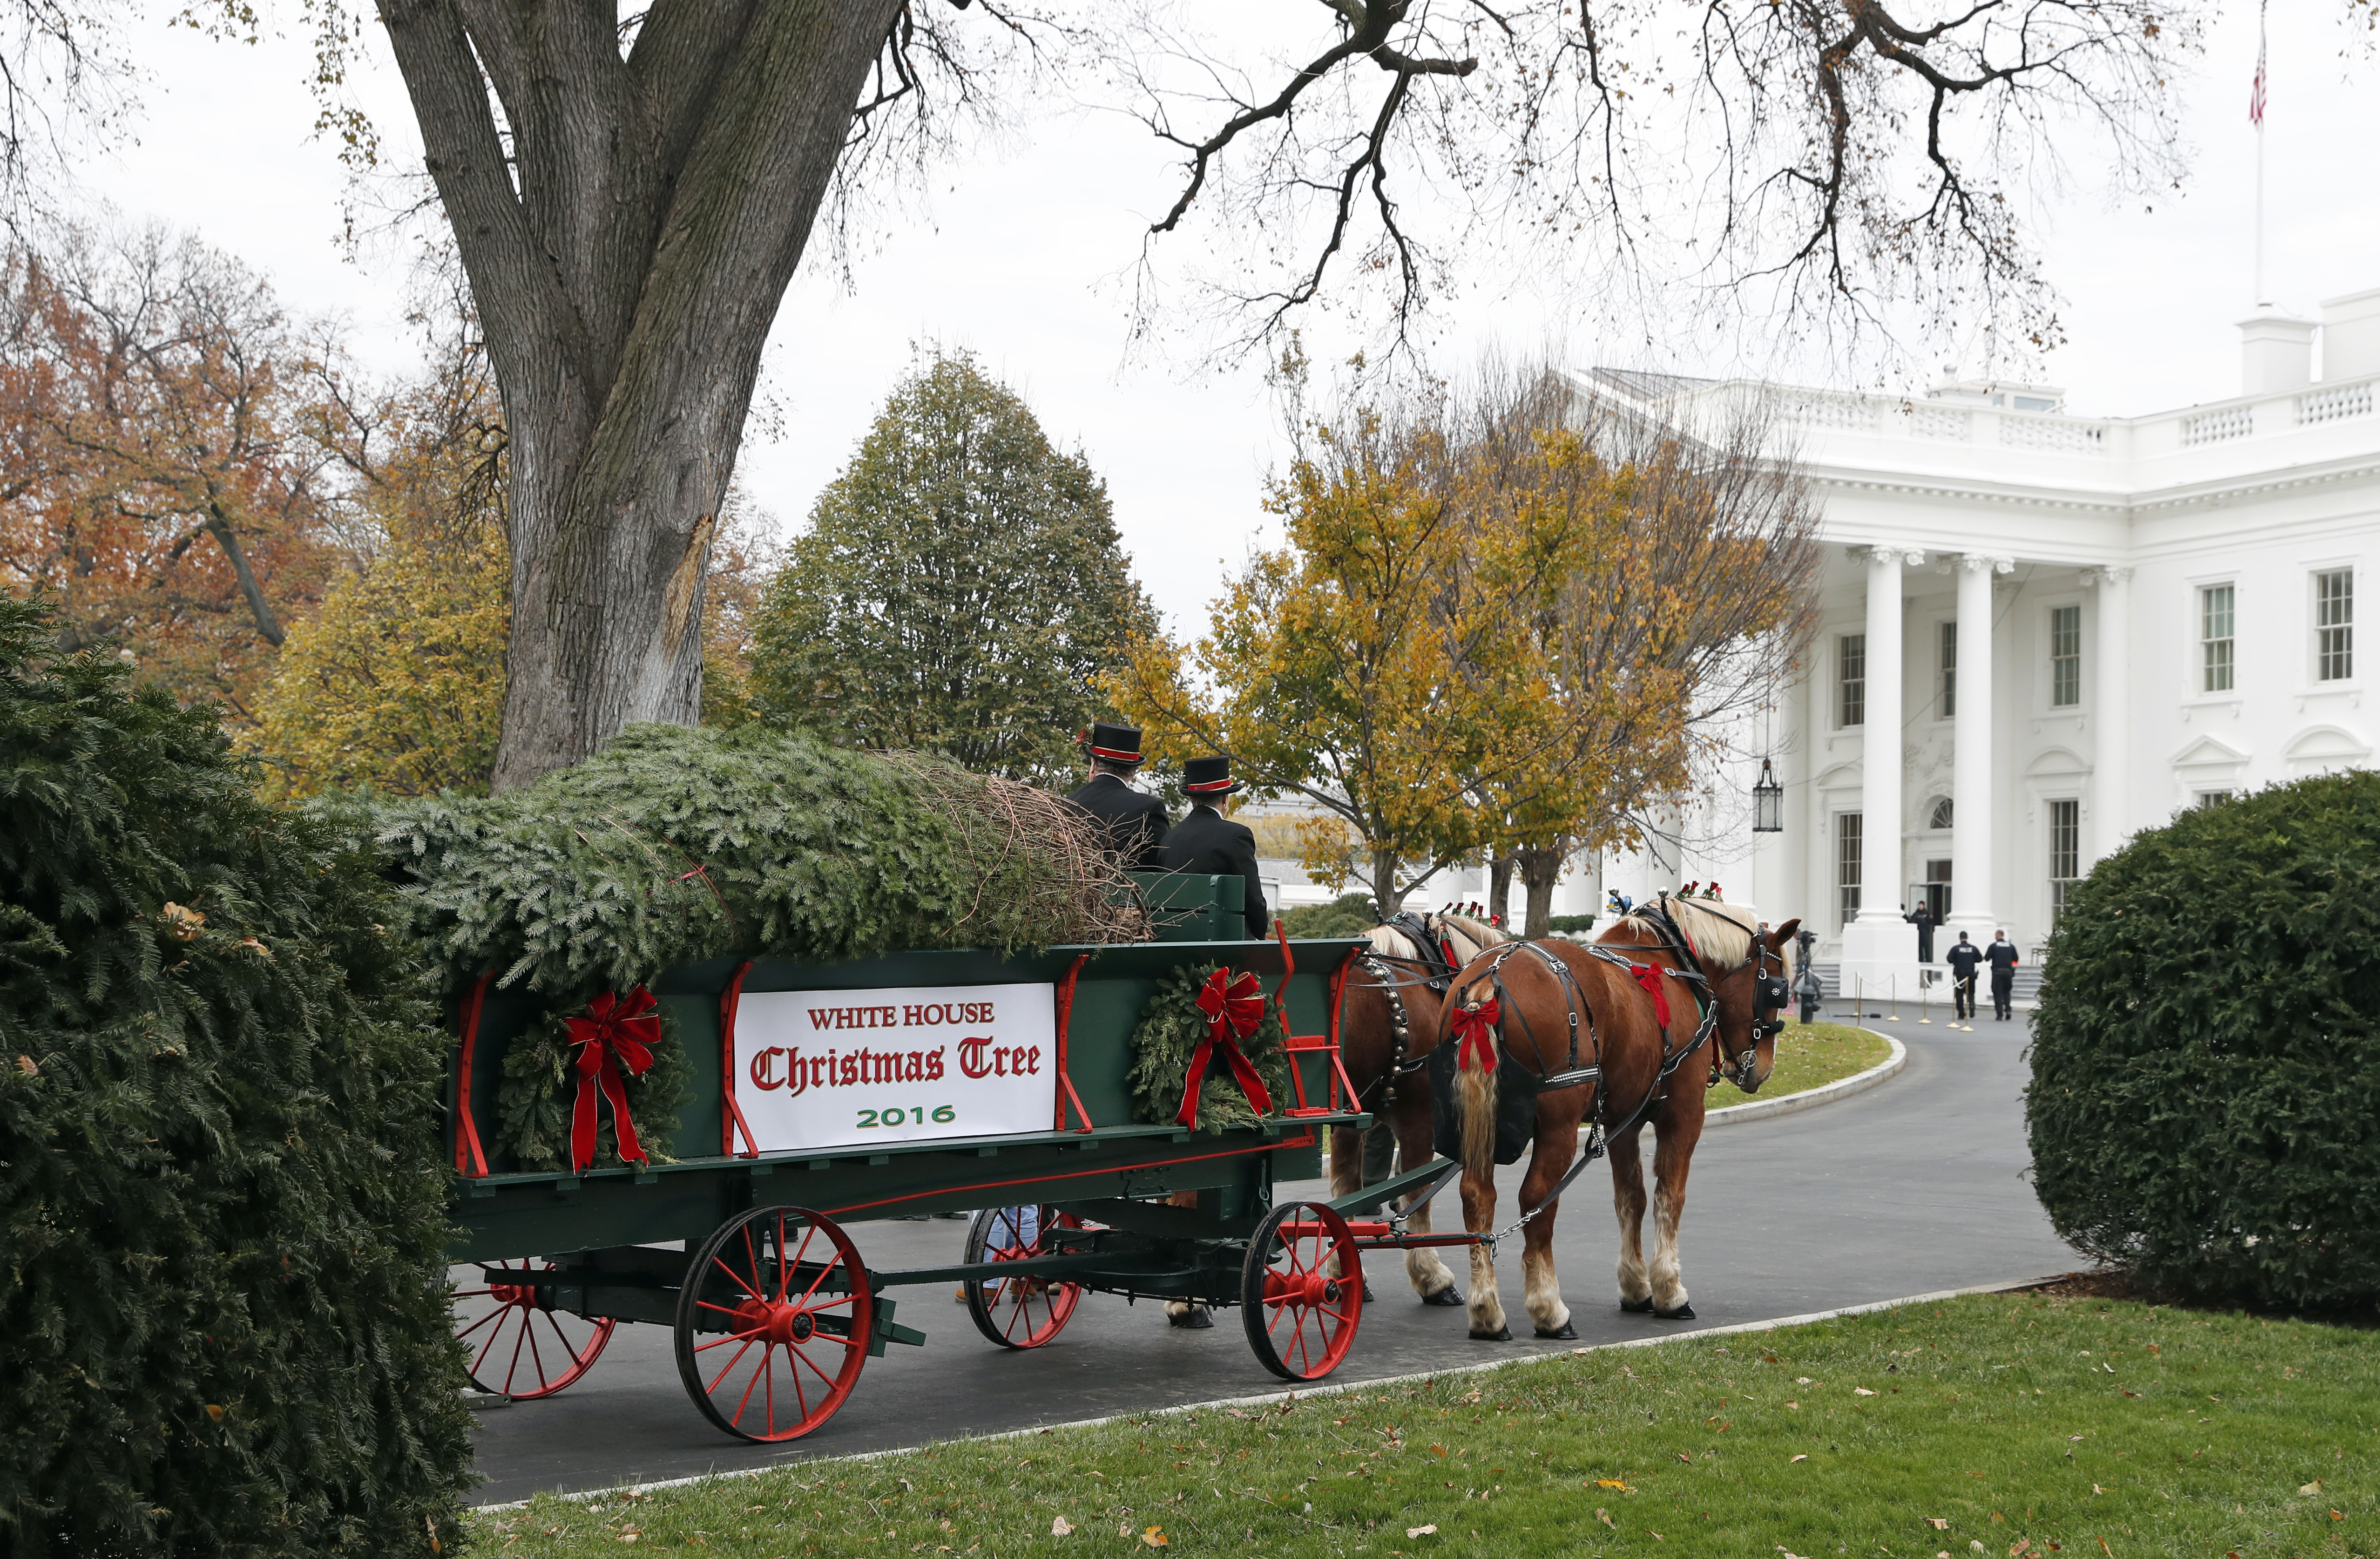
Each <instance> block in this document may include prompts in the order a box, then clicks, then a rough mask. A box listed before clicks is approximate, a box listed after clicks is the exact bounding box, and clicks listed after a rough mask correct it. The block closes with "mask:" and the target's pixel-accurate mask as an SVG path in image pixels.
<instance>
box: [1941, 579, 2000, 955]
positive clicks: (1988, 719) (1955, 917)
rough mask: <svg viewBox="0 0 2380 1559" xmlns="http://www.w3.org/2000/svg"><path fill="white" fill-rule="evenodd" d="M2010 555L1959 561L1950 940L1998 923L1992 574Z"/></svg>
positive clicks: (1980, 935)
mask: <svg viewBox="0 0 2380 1559" xmlns="http://www.w3.org/2000/svg"><path fill="white" fill-rule="evenodd" d="M2015 566H2016V564H2015V562H2014V560H2013V559H2010V558H2005V557H1980V556H1977V555H1975V554H1972V553H1970V554H1968V555H1967V556H1965V557H1962V558H1961V559H1960V560H1959V707H1958V710H1957V713H1954V714H1953V715H1952V717H1951V719H1952V727H1951V734H1952V737H1953V738H1954V740H1953V747H1952V753H1951V760H1950V920H1949V925H1948V926H1946V927H1945V928H1944V929H1945V931H1947V932H1949V940H1950V941H1952V942H1956V941H1957V940H1958V937H1959V932H1961V931H1964V932H1966V933H1967V934H1968V935H1969V936H1971V937H1973V939H1974V940H1975V941H1977V942H1979V943H1988V942H1990V941H1991V939H1992V932H1993V931H1994V930H1996V929H1997V928H1998V921H1997V920H1995V919H1994V916H1995V914H1996V913H1997V911H1996V909H1995V908H1994V907H1993V904H1992V898H1993V893H1992V814H1993V810H1994V808H1993V806H1992V577H1993V576H1994V575H1996V574H2005V573H2008V572H2009V571H2010V570H2011V569H2012V568H2014V567H2015Z"/></svg>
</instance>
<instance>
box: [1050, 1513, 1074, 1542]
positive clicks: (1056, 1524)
mask: <svg viewBox="0 0 2380 1559" xmlns="http://www.w3.org/2000/svg"><path fill="white" fill-rule="evenodd" d="M1074 1529H1075V1524H1074V1523H1073V1522H1072V1521H1069V1520H1067V1519H1066V1518H1065V1517H1064V1516H1051V1517H1050V1536H1051V1537H1053V1538H1062V1537H1064V1536H1066V1535H1067V1534H1068V1533H1070V1532H1072V1531H1073V1530H1074Z"/></svg>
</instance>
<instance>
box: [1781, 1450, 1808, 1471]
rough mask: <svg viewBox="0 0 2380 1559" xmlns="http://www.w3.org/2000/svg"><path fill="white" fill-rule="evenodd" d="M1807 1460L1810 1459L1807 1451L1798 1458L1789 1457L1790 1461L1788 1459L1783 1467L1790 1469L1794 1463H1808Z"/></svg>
mask: <svg viewBox="0 0 2380 1559" xmlns="http://www.w3.org/2000/svg"><path fill="white" fill-rule="evenodd" d="M1809 1459H1810V1454H1809V1453H1808V1452H1807V1451H1804V1452H1803V1453H1802V1454H1801V1455H1798V1456H1794V1457H1791V1458H1790V1459H1788V1460H1787V1461H1786V1463H1785V1465H1786V1466H1787V1467H1791V1466H1792V1465H1793V1463H1795V1462H1806V1461H1808V1460H1809Z"/></svg>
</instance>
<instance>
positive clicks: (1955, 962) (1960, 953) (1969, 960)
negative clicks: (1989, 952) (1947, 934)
mask: <svg viewBox="0 0 2380 1559" xmlns="http://www.w3.org/2000/svg"><path fill="white" fill-rule="evenodd" d="M1942 961H1943V962H1944V963H1947V964H1949V966H1950V968H1951V969H1952V971H1953V972H1955V973H1956V974H1957V975H1958V977H1959V978H1960V979H1961V980H1973V979H1974V978H1975V966H1976V965H1977V964H1980V963H1982V962H1983V961H1984V950H1983V949H1982V948H1980V947H1978V946H1976V945H1975V944H1973V943H1972V942H1954V943H1952V944H1950V950H1949V952H1948V953H1945V954H1943V955H1942Z"/></svg>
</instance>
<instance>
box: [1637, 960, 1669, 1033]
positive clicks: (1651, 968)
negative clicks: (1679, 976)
mask: <svg viewBox="0 0 2380 1559" xmlns="http://www.w3.org/2000/svg"><path fill="white" fill-rule="evenodd" d="M1628 972H1629V973H1630V974H1633V975H1634V976H1635V977H1636V983H1637V985H1638V986H1639V987H1641V988H1642V989H1643V990H1645V992H1646V993H1649V994H1650V995H1651V996H1652V998H1653V1017H1654V1018H1655V1019H1656V1020H1657V1021H1658V1022H1659V1024H1660V1025H1661V1027H1662V1028H1664V1029H1667V1028H1668V1027H1669V1026H1670V993H1669V988H1668V987H1667V986H1666V985H1664V984H1663V983H1662V982H1661V976H1663V975H1664V974H1666V973H1668V972H1669V971H1668V970H1667V969H1664V968H1660V967H1659V966H1658V965H1654V964H1631V965H1629V966H1628Z"/></svg>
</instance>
